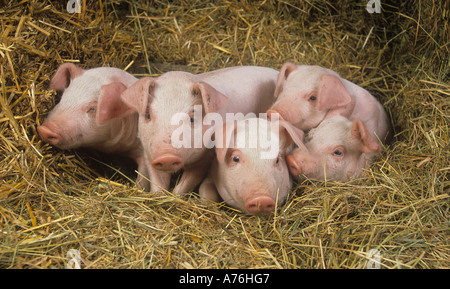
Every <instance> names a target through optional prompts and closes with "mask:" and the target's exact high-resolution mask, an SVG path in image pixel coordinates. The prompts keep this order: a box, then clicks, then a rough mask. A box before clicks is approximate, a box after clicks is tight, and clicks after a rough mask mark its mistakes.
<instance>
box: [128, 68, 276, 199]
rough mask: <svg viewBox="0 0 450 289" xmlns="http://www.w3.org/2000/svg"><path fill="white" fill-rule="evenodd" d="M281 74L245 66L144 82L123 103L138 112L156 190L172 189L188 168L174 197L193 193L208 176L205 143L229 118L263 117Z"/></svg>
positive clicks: (209, 154)
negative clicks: (173, 176)
mask: <svg viewBox="0 0 450 289" xmlns="http://www.w3.org/2000/svg"><path fill="white" fill-rule="evenodd" d="M277 75H278V72H277V71H276V70H274V69H271V68H265V67H257V66H242V67H230V68H225V69H219V70H216V71H211V72H207V73H202V74H198V75H194V74H191V73H187V72H182V71H171V72H167V73H165V74H163V75H161V76H159V77H157V78H152V77H147V78H143V79H140V80H139V81H138V82H136V83H135V84H134V85H132V86H131V87H130V88H128V89H127V90H126V91H125V92H124V93H123V94H122V96H121V97H122V99H123V101H124V102H125V103H127V104H128V105H129V106H130V107H132V108H133V109H134V110H135V111H137V112H138V113H139V136H140V138H141V140H142V143H143V146H144V151H145V155H146V157H147V159H148V161H149V164H148V167H149V171H150V179H151V180H152V191H157V192H161V191H164V190H167V189H168V188H169V183H170V176H171V174H172V173H175V172H177V171H179V170H181V169H183V174H182V176H181V179H180V180H179V182H178V184H177V186H176V187H175V190H174V193H175V194H177V195H181V194H184V193H187V192H190V191H192V190H193V189H194V188H195V187H196V186H197V185H198V184H200V182H201V181H202V180H203V178H204V177H205V175H206V173H207V170H208V168H209V165H210V162H211V160H212V157H213V151H212V150H210V149H208V148H207V147H205V145H204V143H205V140H206V142H207V141H208V139H209V138H210V136H211V135H212V133H211V129H213V128H214V126H216V125H218V124H219V123H220V124H222V123H223V122H225V119H226V114H227V113H231V114H233V115H234V114H236V113H242V114H248V113H251V112H252V113H255V114H256V113H264V112H265V111H266V110H267V109H268V108H269V107H270V105H271V104H272V102H273V92H274V91H275V84H276V79H277Z"/></svg>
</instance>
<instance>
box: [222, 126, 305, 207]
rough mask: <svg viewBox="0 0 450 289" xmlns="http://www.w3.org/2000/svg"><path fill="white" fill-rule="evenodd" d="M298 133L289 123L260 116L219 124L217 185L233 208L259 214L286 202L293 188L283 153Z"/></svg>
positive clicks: (288, 148)
mask: <svg viewBox="0 0 450 289" xmlns="http://www.w3.org/2000/svg"><path fill="white" fill-rule="evenodd" d="M298 133H299V131H298V130H296V129H295V128H292V126H291V125H290V124H289V123H286V122H283V121H280V122H276V123H271V122H269V121H267V120H265V119H261V118H250V119H245V120H240V121H236V122H227V123H225V124H224V125H223V126H220V127H217V128H216V132H215V137H216V139H215V141H216V155H217V162H216V163H215V165H217V171H216V173H217V174H216V175H217V181H216V187H217V190H218V192H219V194H220V196H221V197H222V199H223V200H224V201H225V202H226V203H227V204H229V205H230V206H232V207H235V208H238V209H240V210H242V211H244V212H247V213H249V214H258V215H259V214H267V213H270V212H272V211H274V210H275V208H276V206H277V205H281V204H283V203H284V201H285V200H286V198H287V195H288V193H289V189H290V187H291V180H290V178H289V171H288V168H287V166H286V162H285V159H284V156H285V154H286V152H288V151H289V150H290V149H291V148H292V147H293V142H294V141H295V142H298V141H300V139H301V138H302V133H300V134H298ZM274 140H275V141H274ZM300 142H301V141H300ZM301 145H302V144H301ZM273 146H275V147H273ZM268 152H270V153H268ZM265 153H267V154H265Z"/></svg>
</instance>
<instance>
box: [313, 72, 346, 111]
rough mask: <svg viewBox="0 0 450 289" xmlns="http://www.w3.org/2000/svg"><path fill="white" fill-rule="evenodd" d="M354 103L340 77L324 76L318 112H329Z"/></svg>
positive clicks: (320, 88) (320, 89) (319, 95)
mask: <svg viewBox="0 0 450 289" xmlns="http://www.w3.org/2000/svg"><path fill="white" fill-rule="evenodd" d="M351 101H352V98H351V96H350V94H349V93H348V91H347V89H346V88H345V86H344V84H343V83H342V81H341V80H340V79H339V77H337V76H335V75H328V74H324V75H322V77H321V84H320V87H319V93H318V107H317V109H318V110H329V109H333V108H336V107H340V106H345V105H347V104H349V103H350V102H351Z"/></svg>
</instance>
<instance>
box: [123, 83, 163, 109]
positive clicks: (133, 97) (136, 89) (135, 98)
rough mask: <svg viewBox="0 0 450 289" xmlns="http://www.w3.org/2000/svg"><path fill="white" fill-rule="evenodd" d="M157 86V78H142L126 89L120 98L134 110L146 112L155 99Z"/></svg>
mask: <svg viewBox="0 0 450 289" xmlns="http://www.w3.org/2000/svg"><path fill="white" fill-rule="evenodd" d="M155 86H156V78H152V77H145V78H142V79H140V80H138V81H136V82H135V83H134V84H133V85H132V86H130V87H129V88H128V89H127V90H125V91H124V92H123V93H122V94H121V95H120V98H121V99H122V101H123V102H124V103H125V104H126V105H128V106H129V107H130V108H132V109H133V110H134V111H137V112H138V113H139V114H145V113H146V111H147V106H148V105H149V103H151V102H152V100H153V97H154V89H155Z"/></svg>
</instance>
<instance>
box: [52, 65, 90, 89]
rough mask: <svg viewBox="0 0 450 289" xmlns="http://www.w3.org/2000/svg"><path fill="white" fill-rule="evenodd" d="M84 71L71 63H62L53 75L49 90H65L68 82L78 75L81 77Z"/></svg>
mask: <svg viewBox="0 0 450 289" xmlns="http://www.w3.org/2000/svg"><path fill="white" fill-rule="evenodd" d="M83 72H84V70H83V69H82V68H80V67H78V66H76V65H75V64H73V63H64V64H63V65H61V66H60V67H59V68H58V70H57V71H56V73H55V75H54V76H53V77H52V80H51V81H50V88H51V89H56V90H64V89H66V88H67V87H68V86H69V84H70V82H71V81H72V80H73V79H74V78H75V77H78V76H80V75H82V74H83Z"/></svg>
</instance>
